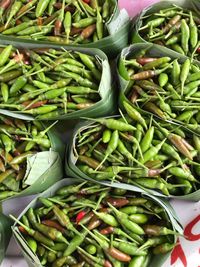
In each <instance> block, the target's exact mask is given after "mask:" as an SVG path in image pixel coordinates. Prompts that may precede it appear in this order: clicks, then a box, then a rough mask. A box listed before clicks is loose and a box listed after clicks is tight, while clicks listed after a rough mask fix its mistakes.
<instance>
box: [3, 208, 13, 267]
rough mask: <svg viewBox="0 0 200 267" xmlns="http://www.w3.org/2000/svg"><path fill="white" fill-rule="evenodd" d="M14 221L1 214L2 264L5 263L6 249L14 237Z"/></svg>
mask: <svg viewBox="0 0 200 267" xmlns="http://www.w3.org/2000/svg"><path fill="white" fill-rule="evenodd" d="M12 225H13V222H12V220H11V219H10V218H9V217H7V216H5V215H4V214H3V213H1V212H0V264H1V262H2V261H3V259H4V257H5V253H6V249H7V247H8V244H9V242H10V238H11V235H12V230H11V226H12Z"/></svg>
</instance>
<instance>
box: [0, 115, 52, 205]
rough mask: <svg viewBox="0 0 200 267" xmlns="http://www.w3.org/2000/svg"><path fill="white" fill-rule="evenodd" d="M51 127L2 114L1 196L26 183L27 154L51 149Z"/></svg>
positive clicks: (0, 151) (0, 147)
mask: <svg viewBox="0 0 200 267" xmlns="http://www.w3.org/2000/svg"><path fill="white" fill-rule="evenodd" d="M50 127H51V126H50ZM50 127H48V128H46V129H44V128H43V126H42V125H41V123H40V122H35V121H33V122H26V121H22V120H19V119H14V118H11V117H7V116H4V115H0V200H3V199H5V198H8V197H11V196H13V195H15V194H17V193H19V192H20V191H21V190H24V189H25V188H26V187H27V185H26V183H25V181H24V180H23V179H24V177H25V174H26V165H27V158H29V157H31V156H33V155H34V154H36V153H37V152H40V151H48V150H49V149H50V147H51V142H50V139H49V137H48V135H47V132H48V130H49V129H50Z"/></svg>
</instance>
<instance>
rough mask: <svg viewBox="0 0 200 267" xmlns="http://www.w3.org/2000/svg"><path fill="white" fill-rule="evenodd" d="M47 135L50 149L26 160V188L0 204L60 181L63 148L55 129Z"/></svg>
mask: <svg viewBox="0 0 200 267" xmlns="http://www.w3.org/2000/svg"><path fill="white" fill-rule="evenodd" d="M0 114H4V115H8V114H9V115H12V114H10V113H9V112H8V113H7V112H6V111H5V110H4V111H3V112H1V111H0ZM11 117H12V116H11ZM43 127H44V129H46V128H47V127H48V124H44V123H43ZM47 135H48V137H49V139H50V142H51V148H50V149H49V150H47V151H41V152H38V153H36V154H35V155H33V156H31V157H29V158H28V159H27V163H28V164H27V165H26V171H27V170H28V174H27V176H26V182H27V185H28V186H27V187H26V188H25V189H24V190H22V191H20V192H16V194H15V195H13V196H11V197H8V198H6V199H3V200H1V201H0V202H3V201H5V200H8V199H11V198H16V197H22V196H28V195H32V194H37V193H40V192H42V191H44V190H46V189H47V188H49V187H50V186H51V185H53V184H54V183H55V182H57V181H58V180H60V179H62V177H63V167H62V160H63V158H64V151H65V146H64V144H63V143H62V141H61V139H60V138H59V135H58V133H57V131H56V130H55V129H53V128H51V129H50V130H49V131H48V132H47Z"/></svg>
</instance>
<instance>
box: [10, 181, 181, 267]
mask: <svg viewBox="0 0 200 267" xmlns="http://www.w3.org/2000/svg"><path fill="white" fill-rule="evenodd" d="M82 182H83V180H82V179H80V178H79V179H77V178H65V179H63V180H62V181H58V182H57V183H55V184H54V185H53V186H51V187H50V188H49V189H47V190H46V191H45V192H43V193H41V194H40V195H39V196H38V197H43V198H45V197H52V196H53V195H54V194H55V192H56V191H57V190H58V189H59V188H62V187H64V186H66V185H72V184H80V183H82ZM105 185H106V184H105ZM111 186H112V187H117V188H123V187H121V186H120V185H118V186H116V184H112V185H111ZM126 189H127V190H130V188H129V187H127V188H126ZM134 191H135V192H137V193H141V194H142V195H144V196H145V197H146V198H149V199H150V200H153V201H154V202H155V203H157V204H158V205H159V206H161V207H163V208H164V210H165V212H166V215H167V216H168V218H169V220H170V222H171V224H172V227H173V229H174V230H176V231H177V232H178V233H180V234H183V229H182V227H181V224H180V222H179V219H178V218H177V216H176V214H175V211H174V210H173V208H172V207H171V205H170V204H169V203H168V202H164V201H163V200H161V199H158V198H157V197H155V196H152V195H151V194H149V193H148V192H146V191H144V190H143V189H141V188H139V187H135V188H134ZM36 206H37V197H36V198H35V199H33V200H32V201H31V202H30V203H29V205H28V206H27V207H26V208H25V209H24V210H23V211H22V213H21V214H20V215H19V216H18V220H20V218H21V217H22V216H23V215H24V214H25V213H26V212H27V210H28V209H29V208H35V207H36ZM16 225H17V223H14V224H13V226H12V231H13V234H14V237H15V240H16V242H17V244H18V246H19V248H20V249H21V251H22V253H23V256H24V258H25V260H26V261H27V263H28V266H29V267H33V266H34V267H35V266H38V267H39V266H41V264H40V261H39V258H38V257H37V255H36V254H35V253H33V252H32V251H31V250H30V248H29V247H28V246H27V243H26V241H25V240H24V238H23V236H22V235H21V233H20V232H19V230H18V228H17V227H16ZM176 241H177V237H176V236H174V243H176ZM169 256H170V253H166V254H163V255H156V256H154V257H153V258H152V259H151V263H153V266H155V267H160V266H161V265H162V264H163V263H164V262H165V261H166V260H167V259H168V257H169Z"/></svg>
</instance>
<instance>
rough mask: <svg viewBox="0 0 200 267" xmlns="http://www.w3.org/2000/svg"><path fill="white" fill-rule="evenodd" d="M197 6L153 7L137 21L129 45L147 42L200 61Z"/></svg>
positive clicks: (167, 4) (168, 3)
mask: <svg viewBox="0 0 200 267" xmlns="http://www.w3.org/2000/svg"><path fill="white" fill-rule="evenodd" d="M199 8H200V5H199V2H198V1H183V3H182V4H181V3H180V1H164V2H162V3H157V4H155V5H152V6H151V7H149V8H147V9H146V10H145V11H143V12H142V13H141V14H140V15H139V17H138V18H137V19H136V21H135V22H134V23H135V29H134V30H133V37H132V43H136V42H141V41H143V42H144V41H146V42H150V43H155V44H159V45H161V46H165V47H168V48H170V49H172V50H174V51H176V52H178V53H180V54H182V55H186V56H189V57H194V58H196V59H199V58H200V57H199V53H200V39H199V38H200V35H199V25H200V20H199Z"/></svg>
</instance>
